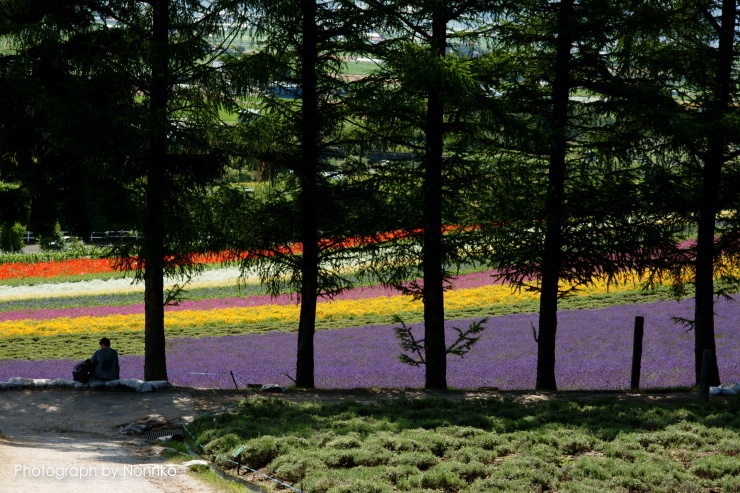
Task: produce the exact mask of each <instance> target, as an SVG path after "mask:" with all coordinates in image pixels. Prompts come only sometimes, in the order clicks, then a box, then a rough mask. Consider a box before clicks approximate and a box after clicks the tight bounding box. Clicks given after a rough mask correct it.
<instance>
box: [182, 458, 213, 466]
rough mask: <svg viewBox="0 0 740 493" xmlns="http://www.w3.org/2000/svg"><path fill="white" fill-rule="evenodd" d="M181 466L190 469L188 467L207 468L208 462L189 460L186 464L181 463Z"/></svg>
mask: <svg viewBox="0 0 740 493" xmlns="http://www.w3.org/2000/svg"><path fill="white" fill-rule="evenodd" d="M182 465H183V466H186V467H190V466H207V465H209V462H208V461H206V460H202V459H196V460H189V461H187V462H183V463H182Z"/></svg>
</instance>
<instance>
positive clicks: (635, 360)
mask: <svg viewBox="0 0 740 493" xmlns="http://www.w3.org/2000/svg"><path fill="white" fill-rule="evenodd" d="M644 327H645V317H640V316H637V317H635V336H634V341H633V343H632V378H631V382H630V388H631V389H632V390H637V389H639V388H640V366H641V365H642V336H643V334H644Z"/></svg>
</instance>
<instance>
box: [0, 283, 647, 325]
mask: <svg viewBox="0 0 740 493" xmlns="http://www.w3.org/2000/svg"><path fill="white" fill-rule="evenodd" d="M606 289H607V286H606V283H599V284H596V285H594V286H591V287H589V288H588V289H584V290H582V291H580V292H579V295H581V296H588V295H590V294H596V293H603V292H605V291H606ZM620 289H634V286H632V285H630V284H629V283H628V284H625V285H623V287H622V288H620ZM612 290H614V289H613V288H612ZM537 296H538V295H537V294H536V293H534V292H532V291H526V290H521V291H512V289H511V287H509V286H502V285H491V286H483V287H478V288H469V289H459V290H454V291H449V292H447V293H446V294H445V308H446V309H447V310H458V309H465V308H473V307H485V306H492V305H502V304H506V305H511V304H517V303H522V302H525V301H531V300H535V299H537ZM299 310H300V307H299V306H298V305H262V306H256V307H247V308H245V307H239V308H223V309H216V310H201V311H198V310H183V311H173V312H167V313H166V314H165V327H167V328H170V329H174V328H184V327H209V326H211V327H214V326H226V325H232V326H233V325H244V324H255V323H265V322H278V321H280V322H290V321H297V320H298V317H299ZM421 310H422V303H421V301H418V300H413V299H412V298H410V297H408V296H379V297H375V298H366V299H360V300H334V301H329V302H324V303H319V304H318V307H317V318H318V319H349V318H357V317H362V316H374V315H392V314H408V313H415V312H416V313H418V312H420V311H421ZM143 329H144V315H143V314H133V315H108V316H102V317H90V316H88V317H74V318H70V317H60V318H54V319H46V320H30V319H25V320H10V321H6V322H0V337H12V336H44V335H52V334H74V333H82V332H84V333H97V332H113V331H140V330H143Z"/></svg>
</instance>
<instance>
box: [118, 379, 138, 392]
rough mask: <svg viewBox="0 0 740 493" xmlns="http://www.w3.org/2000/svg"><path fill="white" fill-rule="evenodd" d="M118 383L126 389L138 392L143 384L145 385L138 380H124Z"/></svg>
mask: <svg viewBox="0 0 740 493" xmlns="http://www.w3.org/2000/svg"><path fill="white" fill-rule="evenodd" d="M118 383H119V384H120V385H123V386H124V387H128V388H130V389H134V390H136V389H138V388H139V386H140V385H141V384H142V383H144V381H143V380H139V379H138V378H124V379H122V380H119V381H118Z"/></svg>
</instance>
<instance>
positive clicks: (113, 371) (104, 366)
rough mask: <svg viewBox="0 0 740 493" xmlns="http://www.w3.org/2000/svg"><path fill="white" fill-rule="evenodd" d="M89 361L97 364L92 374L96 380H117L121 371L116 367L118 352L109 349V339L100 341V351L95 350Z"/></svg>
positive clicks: (105, 338)
mask: <svg viewBox="0 0 740 493" xmlns="http://www.w3.org/2000/svg"><path fill="white" fill-rule="evenodd" d="M90 359H91V360H92V361H94V362H96V363H97V364H96V365H95V371H94V372H93V378H95V379H96V380H118V379H119V374H120V371H121V368H120V366H119V365H118V351H116V350H115V349H111V347H110V339H108V338H107V337H103V338H102V339H100V349H97V350H96V351H95V352H94V353H93V355H92V356H91V357H90Z"/></svg>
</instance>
